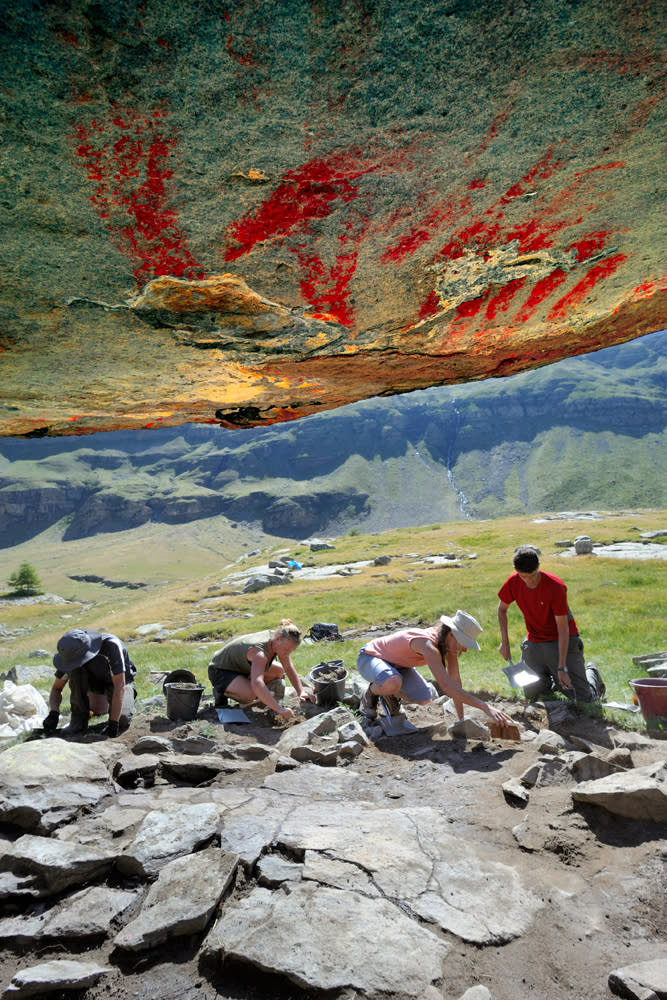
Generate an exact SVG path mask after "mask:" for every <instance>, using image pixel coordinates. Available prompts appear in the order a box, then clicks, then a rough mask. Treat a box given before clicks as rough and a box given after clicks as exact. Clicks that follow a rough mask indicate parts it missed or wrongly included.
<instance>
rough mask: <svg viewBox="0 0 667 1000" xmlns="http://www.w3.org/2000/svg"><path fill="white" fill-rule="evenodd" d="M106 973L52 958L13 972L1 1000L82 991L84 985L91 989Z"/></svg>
mask: <svg viewBox="0 0 667 1000" xmlns="http://www.w3.org/2000/svg"><path fill="white" fill-rule="evenodd" d="M109 972H111V969H110V968H105V967H104V966H102V965H97V963H96V962H75V961H72V960H70V959H67V958H61V959H54V960H53V961H51V962H43V963H42V964H41V965H33V966H32V968H29V969H21V970H20V971H19V972H17V973H16V974H15V975H14V977H13V979H12V981H11V983H10V984H9V986H8V987H7V989H6V990H5V992H4V993H3V994H2V1000H10V998H13V997H16V998H19V997H40V998H43V997H44V996H45V995H46V994H47V993H55V992H56V990H84V989H87V988H88V986H94V985H95V983H96V982H97V981H98V980H99V979H100V978H101V977H102V976H105V975H107V973H109Z"/></svg>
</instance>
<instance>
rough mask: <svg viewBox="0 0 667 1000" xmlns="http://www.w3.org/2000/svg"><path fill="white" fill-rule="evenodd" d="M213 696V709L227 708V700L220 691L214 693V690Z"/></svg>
mask: <svg viewBox="0 0 667 1000" xmlns="http://www.w3.org/2000/svg"><path fill="white" fill-rule="evenodd" d="M213 694H214V695H215V707H216V708H228V706H229V698H228V697H227V695H226V694H224V693H223V692H222V691H216V690H215V689H214V691H213Z"/></svg>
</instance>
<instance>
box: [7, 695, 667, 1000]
mask: <svg viewBox="0 0 667 1000" xmlns="http://www.w3.org/2000/svg"><path fill="white" fill-rule="evenodd" d="M498 704H501V705H502V707H503V708H505V709H506V710H507V711H508V712H509V713H510V714H511V715H512V716H513V718H514V719H515V720H516V721H517V723H519V725H520V727H521V728H522V730H524V731H529V732H530V731H533V732H537V731H538V730H539V729H543V728H556V729H558V731H560V732H561V734H562V735H565V736H574V737H577V738H579V739H581V740H586V741H588V742H590V743H592V744H595V745H596V746H597V747H598V748H602V749H604V750H609V749H611V748H612V747H613V746H614V744H615V742H616V738H617V736H618V733H617V731H614V730H613V729H610V728H609V727H608V723H606V722H605V721H604V720H602V719H596V718H591V717H589V715H587V714H584V713H583V711H581V710H578V709H577V708H576V707H571V708H570V709H569V711H568V713H567V718H566V719H565V720H563V722H562V723H561V724H560V725H558V726H553V725H551V726H550V724H549V719H548V716H547V712H546V710H545V709H544V707H541V706H525V705H523V704H522V703H516V702H508V703H498ZM248 714H249V715H250V717H251V723H250V724H249V725H239V726H235V727H227V728H226V729H225V728H224V727H222V726H218V725H217V724H216V722H217V719H216V716H215V712H214V709H213V707H212V706H207V705H204V706H203V708H202V710H201V711H200V714H199V717H198V719H197V720H196V721H194V722H192V723H188V724H186V725H178V724H176V723H173V722H169V721H168V720H167V719H166V718H165V717H164V716H161V715H159V714H156V709H155V708H154V707H152V708H149V707H144V708H141V707H140V708H139V710H138V712H137V714H136V716H135V719H134V721H133V724H132V726H131V728H130V729H129V731H128V732H126V733H124V734H122V735H121V736H120V737H119V739H118V741H117V747H118V752H119V755H120V753H121V751H123V752H125V751H129V749H130V747H131V746H132V744H133V743H134V742H135V741H136V740H137V738H138V737H140V736H141V735H144V734H146V733H149V732H153V733H154V732H156V731H161V732H162V733H163V734H164V735H168V736H178V737H185V736H188V735H195V734H197V733H201V732H202V730H204V732H205V735H207V736H209V737H211V736H212V737H213V738H214V739H217V740H219V741H220V742H221V743H226V744H240V743H264V744H274V743H275V742H276V741H277V739H278V737H279V734H280V731H281V725H280V724H279V723H276V722H274V721H273V719H272V717H271V716H270V714H269V713H267V712H265V711H259V710H254V709H253V710H251V711H249V713H248ZM408 715H409V718H410V720H411V721H412V722H413V723H414V724H415V725H416V726H418V727H420V728H419V732H417V733H415V734H413V735H410V736H405V737H396V738H393V739H383V740H381V741H379V742H378V743H376V744H374V745H372V746H370V747H369V748H367V749H366V750H365V751H364V752H363V753H362V754H361V755H360V756H359V757H358V758H357V759H356V760H355V761H354V762H353V763H350V764H349V765H348V768H349V769H350V770H351V771H353V772H354V773H355V774H356V776H357V781H358V785H357V789H358V791H357V797H358V798H359V799H360V800H366V801H370V802H373V803H376V804H381V805H384V806H387V807H391V806H400V807H402V808H405V807H408V808H409V807H410V806H417V805H429V806H432V807H434V808H436V809H438V810H440V811H441V813H442V822H443V823H444V824H447V825H448V827H449V829H450V830H451V831H452V832H454V833H455V834H456V835H457V836H460V837H462V838H465V840H466V841H467V842H468V843H469V844H470V846H471V847H473V848H474V849H475V850H476V851H477V852H478V853H480V854H482V855H484V856H487V857H489V858H492V859H494V860H497V861H501V862H503V863H505V864H509V865H511V866H513V867H514V868H515V869H516V871H517V872H518V874H519V876H520V878H521V882H522V883H523V885H524V886H525V887H526V888H529V889H530V890H531V891H532V892H533V893H535V894H537V895H538V896H539V897H540V898H541V899H542V900H543V903H544V907H543V909H542V910H541V911H540V912H539V913H538V915H537V917H536V918H535V920H534V922H533V925H532V927H531V928H530V929H529V931H528V932H527V933H526V934H524V935H523V936H522V937H520V938H518V939H516V940H514V941H511V942H510V943H508V944H505V945H503V946H491V947H479V946H475V945H471V944H467V943H465V942H462V941H459V940H458V939H456V938H452V942H453V945H454V946H453V948H452V950H451V952H450V954H449V956H448V959H447V961H446V964H445V974H444V979H443V982H442V983H441V984H440V989H441V991H442V996H443V998H445V1000H457V998H459V997H460V996H461V995H462V994H463V993H464V992H465V990H466V989H467V988H469V987H470V986H473V985H475V984H483V985H485V986H487V988H488V989H489V990H490V992H491V995H492V997H493V1000H523V998H535V1000H605V998H609V997H611V996H612V995H613V994H612V993H611V992H610V990H609V987H608V985H607V982H608V976H609V973H610V972H611V971H612V970H614V969H617V968H619V967H622V966H625V965H628V964H631V963H634V962H638V961H644V960H647V959H649V958H654V957H657V955H662V956H663V957H664V956H665V953H666V950H665V946H664V943H663V941H664V932H665V926H666V925H667V906H666V902H665V900H666V899H667V879H666V877H665V859H666V858H667V839H666V838H667V825H660V824H653V823H643V822H640V821H633V820H623V819H619V818H616V817H613V816H612V815H611V814H609V813H607V812H605V811H603V810H598V809H594V808H579V807H577V808H575V807H573V803H572V799H571V794H570V792H571V787H572V786H571V784H564V785H555V786H552V787H544V788H536V789H533V790H532V791H531V794H530V799H529V802H528V804H527V805H520V804H519V803H518V802H517V801H516V800H511V799H509V798H507V797H506V796H505V794H504V793H503V790H502V787H501V786H502V784H503V782H505V781H506V780H507V779H508V778H510V777H511V776H519V775H521V774H522V773H523V772H524V771H525V770H526V768H528V767H529V765H530V764H531V763H532V762H533V761H535V760H536V758H537V756H538V753H537V751H536V749H535V746H534V743H532V742H521V743H516V742H508V741H501V740H491V741H486V742H484V743H482V742H475V741H473V742H470V741H468V742H464V741H461V740H454V739H452V738H451V737H450V735H449V734H448V733H447V732H444V731H442V728H440V729H439V730H438V729H433V728H432V727H433V726H437V724H438V723H440V722H441V721H442V707H441V706H439V705H437V704H433V705H429V706H423V707H417V708H414V709H409V710H408ZM85 739H86V742H91V743H94V742H96V741H97V740H98V739H99V736H97V735H96V734H95V732H92V733H90V734H89V735H88V736H87V737H86V738H85ZM632 756H633V763H634V765H635V766H641V765H642V764H646V763H649V762H652V761H654V760H656V759H664V758H665V757H667V742H665V741H662V740H658V739H656V740H652V741H651V743H650V744H647V745H644V746H642V747H641V748H638V749H634V750H633V751H632ZM270 769H272V767H271V768H270ZM262 777H263V773H262V771H261V770H260V771H258V772H257V775H256V781H257V783H258V784H259V783H260V782H261V780H262ZM220 781H223V782H224V783H229V784H236V783H241V782H243V784H244V786H246V787H247V782H248V775H247V772H244V774H243V776H240V775H225V776H224V777H221V778H219V779H216V783H218V782H220ZM235 891H237V892H240V893H242V892H243V891H244V886H243V885H242V884H240V883H239V884H238V885H237V888H236V890H235ZM502 905H503V901H502V899H499V900H498V906H499V907H502ZM313 918H314V919H320V920H326V914H314V915H313ZM200 943H201V939H200V938H197V939H196V940H195V939H193V940H180V941H177V942H175V943H169V946H168V947H163V948H161V949H156V950H155V952H153V953H151V954H148V955H140V956H134V957H132V958H130V959H119V958H118V956H117V955H116V954H115V953H111V949H110V946H109V944H108V942H104V943H100V944H98V945H97V946H95V947H93V948H90V949H87V950H83V951H82V953H81V957H88V958H91V959H96V958H97V959H101V960H102V961H106V960H107V959H108V960H109V961H110V962H111V964H112V966H113V967H114V971H113V972H112V974H111V975H109V976H107V977H106V978H105V979H103V980H101V981H100V982H99V983H98V984H97V985H96V986H94V987H92V988H89V989H88V990H87V991H84V992H82V993H80V994H73V993H68V994H66V996H67V997H69V998H70V1000H71V998H72V997H76V996H79V997H81V998H85V1000H109V998H113V1000H138V998H139V1000H156V998H160V1000H260V998H261V1000H267V998H270V1000H315V997H317V998H319V1000H322V998H323V997H325V1000H357V998H361V994H358V993H355V992H354V991H353V990H349V989H348V990H342V991H337V992H333V993H330V994H326V995H325V994H322V993H321V992H319V991H317V992H312V991H307V990H302V989H300V988H299V987H297V986H295V985H294V984H293V983H290V982H288V981H286V980H283V979H280V978H278V977H275V976H271V975H266V974H263V973H262V972H260V971H258V970H257V969H255V968H253V967H250V966H240V965H239V966H230V965H228V964H225V965H223V966H221V967H219V968H216V969H210V968H202V967H200V963H199V961H198V957H197V952H198V948H199V945H200ZM72 955H73V950H72V949H71V948H70V947H69V945H68V942H60V943H59V944H58V946H57V947H55V948H42V949H40V954H39V956H36V955H35V953H34V952H32V953H30V952H28V953H26V954H24V955H20V954H18V953H12V954H11V955H7V956H6V961H5V964H4V968H3V972H2V982H3V985H6V983H7V982H8V981H9V978H10V975H11V973H12V971H13V969H15V968H20V967H26V966H28V965H33V964H36V963H37V961H44V960H46V958H47V957H59V958H64V957H67V956H72ZM119 962H120V964H119ZM51 995H52V994H50V996H51ZM435 995H436V994H434V996H435ZM64 996H65V994H63V997H64ZM383 1000H404V998H402V997H401V996H400V995H398V994H395V995H394V996H392V997H391V998H389V997H384V998H383ZM413 1000H414V998H413Z"/></svg>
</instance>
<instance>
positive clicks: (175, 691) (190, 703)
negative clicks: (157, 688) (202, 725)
mask: <svg viewBox="0 0 667 1000" xmlns="http://www.w3.org/2000/svg"><path fill="white" fill-rule="evenodd" d="M203 690H204V686H203V684H165V685H164V692H165V694H166V696H167V718H168V719H171V720H172V721H176V720H177V719H180V720H181V721H183V722H189V721H190V720H191V719H196V717H197V710H198V709H199V702H200V701H201V696H202V692H203Z"/></svg>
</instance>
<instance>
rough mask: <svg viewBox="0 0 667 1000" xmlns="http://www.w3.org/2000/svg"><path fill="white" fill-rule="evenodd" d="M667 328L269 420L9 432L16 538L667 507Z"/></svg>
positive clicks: (4, 482) (344, 528)
mask: <svg viewBox="0 0 667 1000" xmlns="http://www.w3.org/2000/svg"><path fill="white" fill-rule="evenodd" d="M666 345H667V332H666V331H660V332H658V333H654V334H650V335H649V336H646V337H642V338H640V339H638V340H634V341H631V342H629V343H626V344H623V345H620V346H617V347H611V348H607V349H604V350H601V351H598V352H596V353H593V354H588V355H582V356H579V357H575V358H569V359H567V360H565V361H561V362H558V363H556V364H552V365H548V366H545V367H543V368H540V369H537V370H534V371H531V372H525V373H522V374H518V375H514V376H510V377H507V378H503V379H492V380H486V381H483V382H476V383H468V384H465V385H461V386H456V387H447V388H434V389H427V390H424V391H420V392H413V393H410V394H406V395H402V396H392V397H389V398H378V399H372V400H366V401H363V402H360V403H355V404H352V405H350V406H347V407H342V408H340V409H337V410H330V411H327V412H325V413H322V414H318V415H315V416H312V417H308V418H304V419H301V420H298V421H294V422H292V423H287V424H275V425H272V426H271V427H270V428H262V429H254V430H236V431H230V430H224V429H222V428H219V427H204V426H201V425H194V424H193V425H185V426H182V427H177V428H168V429H162V430H145V431H117V432H110V433H103V434H97V435H91V436H89V437H85V438H81V437H60V438H43V439H31V440H25V439H17V438H5V439H0V546H1V547H8V546H12V545H15V544H18V543H20V542H23V541H26V540H27V539H29V538H32V537H34V536H35V535H37V534H39V533H40V532H41V531H43V530H44V529H45V528H47V527H49V526H51V525H54V524H56V523H57V524H58V526H59V528H61V529H62V538H63V540H68V539H74V538H85V537H88V536H91V535H94V534H97V533H99V532H112V531H119V530H124V529H127V528H131V527H137V526H139V525H141V524H144V523H146V522H149V521H154V522H160V521H162V522H167V523H181V522H186V521H193V520H197V519H200V518H207V517H211V516H214V515H220V514H222V515H224V516H225V517H227V518H229V519H230V521H231V522H233V523H235V524H239V525H242V524H245V525H253V526H254V527H259V528H261V530H262V531H264V532H265V533H267V534H270V535H276V536H281V537H286V538H304V537H307V536H308V535H313V534H342V533H345V532H348V531H351V530H359V531H365V532H366V531H382V530H386V529H389V528H393V527H405V526H409V525H418V524H430V523H437V522H446V521H455V520H463V519H467V518H469V519H486V518H494V517H504V516H511V515H517V514H522V513H529V514H532V513H536V512H543V511H556V510H563V509H566V510H573V509H581V508H582V507H584V508H591V507H603V508H605V509H623V508H629V507H630V508H632V507H643V508H647V507H663V506H665V505H666V492H665V481H666V478H667V477H666V475H665V471H666V469H665V466H666V463H665V454H666V449H665V445H666V443H667V442H666V431H665V425H666V414H667V407H666V405H665V395H666V394H665V388H666V385H667V359H666V351H665V347H666Z"/></svg>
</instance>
